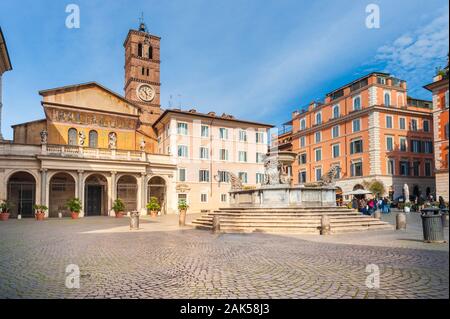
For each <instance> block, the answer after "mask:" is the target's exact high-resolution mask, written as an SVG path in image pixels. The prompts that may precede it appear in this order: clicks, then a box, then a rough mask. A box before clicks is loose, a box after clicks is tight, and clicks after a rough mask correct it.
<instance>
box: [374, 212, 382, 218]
mask: <svg viewBox="0 0 450 319" xmlns="http://www.w3.org/2000/svg"><path fill="white" fill-rule="evenodd" d="M373 218H376V219H381V212H380V211H376V212H375V213H374V214H373Z"/></svg>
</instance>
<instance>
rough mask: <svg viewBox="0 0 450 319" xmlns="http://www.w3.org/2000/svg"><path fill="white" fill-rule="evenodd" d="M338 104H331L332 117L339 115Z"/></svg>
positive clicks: (335, 117)
mask: <svg viewBox="0 0 450 319" xmlns="http://www.w3.org/2000/svg"><path fill="white" fill-rule="evenodd" d="M339 113H340V111H339V105H335V106H333V118H334V119H337V118H338V117H339V116H340V114H339Z"/></svg>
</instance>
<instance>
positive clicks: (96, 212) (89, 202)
mask: <svg viewBox="0 0 450 319" xmlns="http://www.w3.org/2000/svg"><path fill="white" fill-rule="evenodd" d="M84 212H85V216H107V215H108V180H107V179H106V177H105V176H104V175H102V174H98V173H93V174H90V175H88V176H87V177H86V179H85V181H84Z"/></svg>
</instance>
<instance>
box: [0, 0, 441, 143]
mask: <svg viewBox="0 0 450 319" xmlns="http://www.w3.org/2000/svg"><path fill="white" fill-rule="evenodd" d="M70 3H74V4H78V5H79V7H80V11H81V28H80V29H67V28H66V27H65V20H66V16H67V13H66V12H65V8H66V5H68V4H70ZM370 3H375V4H378V5H379V7H380V18H381V21H380V23H381V26H380V28H379V29H368V28H366V26H365V19H366V16H367V13H366V12H365V8H366V6H367V5H368V4H370ZM448 9H449V8H448V1H447V0H428V1H426V2H425V3H424V2H423V1H421V0H396V1H390V0H387V1H364V0H333V1H328V0H318V1H301V0H292V1H288V0H277V1H275V0H272V1H263V0H239V1H238V0H226V1H225V0H220V1H219V0H209V1H208V0H183V1H182V0H179V1H175V0H173V1H156V0H155V1H153V0H145V1H143V0H142V1H140V0H133V1H125V0H114V1H112V0H109V1H106V0H104V1H95V0H89V1H75V0H72V1H56V0H46V1H44V0H41V1H31V0H29V1H16V0H15V1H13V0H11V1H10V0H1V2H0V26H1V27H2V29H3V32H4V34H5V37H6V41H7V45H8V49H9V53H10V56H11V60H12V63H13V68H14V69H13V71H12V72H8V73H6V74H4V79H3V104H4V108H3V121H2V126H3V134H4V136H5V137H6V138H11V137H12V130H11V128H10V126H11V125H12V124H16V123H21V122H25V121H30V120H35V119H40V118H43V116H44V115H43V112H42V107H41V105H40V101H41V99H40V96H39V94H38V91H39V90H42V89H48V88H52V87H58V86H63V85H69V84H76V83H81V82H88V81H97V82H99V83H101V84H103V85H105V86H107V87H109V88H111V89H112V90H114V91H116V92H118V93H121V94H122V93H123V85H124V83H123V82H124V80H123V79H124V69H123V65H124V52H123V47H122V45H123V41H124V39H125V37H126V35H127V32H128V30H129V29H130V28H136V27H137V25H138V18H139V16H140V14H141V12H144V17H145V21H146V23H147V26H148V27H149V29H150V31H151V32H152V33H153V34H156V35H158V36H161V37H162V43H161V54H162V57H161V60H162V64H161V82H162V99H161V101H162V105H163V107H167V106H168V105H169V99H170V95H172V102H171V103H172V106H173V107H178V106H180V105H181V107H182V108H193V107H195V108H197V109H198V110H199V111H205V112H206V111H216V112H218V113H219V112H226V113H230V114H233V115H235V116H237V117H240V118H243V119H248V120H255V121H263V122H268V123H272V124H276V125H279V124H280V123H282V122H284V121H286V120H289V118H290V115H291V112H292V111H293V110H295V109H298V108H301V107H303V106H305V105H307V104H308V103H309V102H310V101H312V100H315V99H322V98H323V96H324V95H325V94H326V93H327V92H329V91H331V90H333V89H335V88H337V87H339V86H341V85H343V84H345V83H347V82H350V81H352V80H353V79H355V78H357V77H359V76H361V75H363V74H365V73H368V72H371V71H385V72H390V73H392V74H394V75H395V76H397V77H400V78H402V79H405V80H407V81H408V86H409V94H410V95H412V96H415V97H419V98H430V95H429V93H428V92H427V91H425V90H424V89H423V88H422V86H423V85H424V84H427V83H428V82H429V81H430V80H431V78H432V76H433V75H434V71H435V68H436V67H437V66H444V65H445V63H446V55H447V52H448V46H449V43H448V24H449V16H448Z"/></svg>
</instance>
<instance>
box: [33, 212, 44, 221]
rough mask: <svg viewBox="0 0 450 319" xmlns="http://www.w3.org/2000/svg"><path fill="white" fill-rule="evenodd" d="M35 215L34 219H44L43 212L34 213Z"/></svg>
mask: <svg viewBox="0 0 450 319" xmlns="http://www.w3.org/2000/svg"><path fill="white" fill-rule="evenodd" d="M35 217H36V220H44V219H45V213H43V212H38V213H36V215H35Z"/></svg>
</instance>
